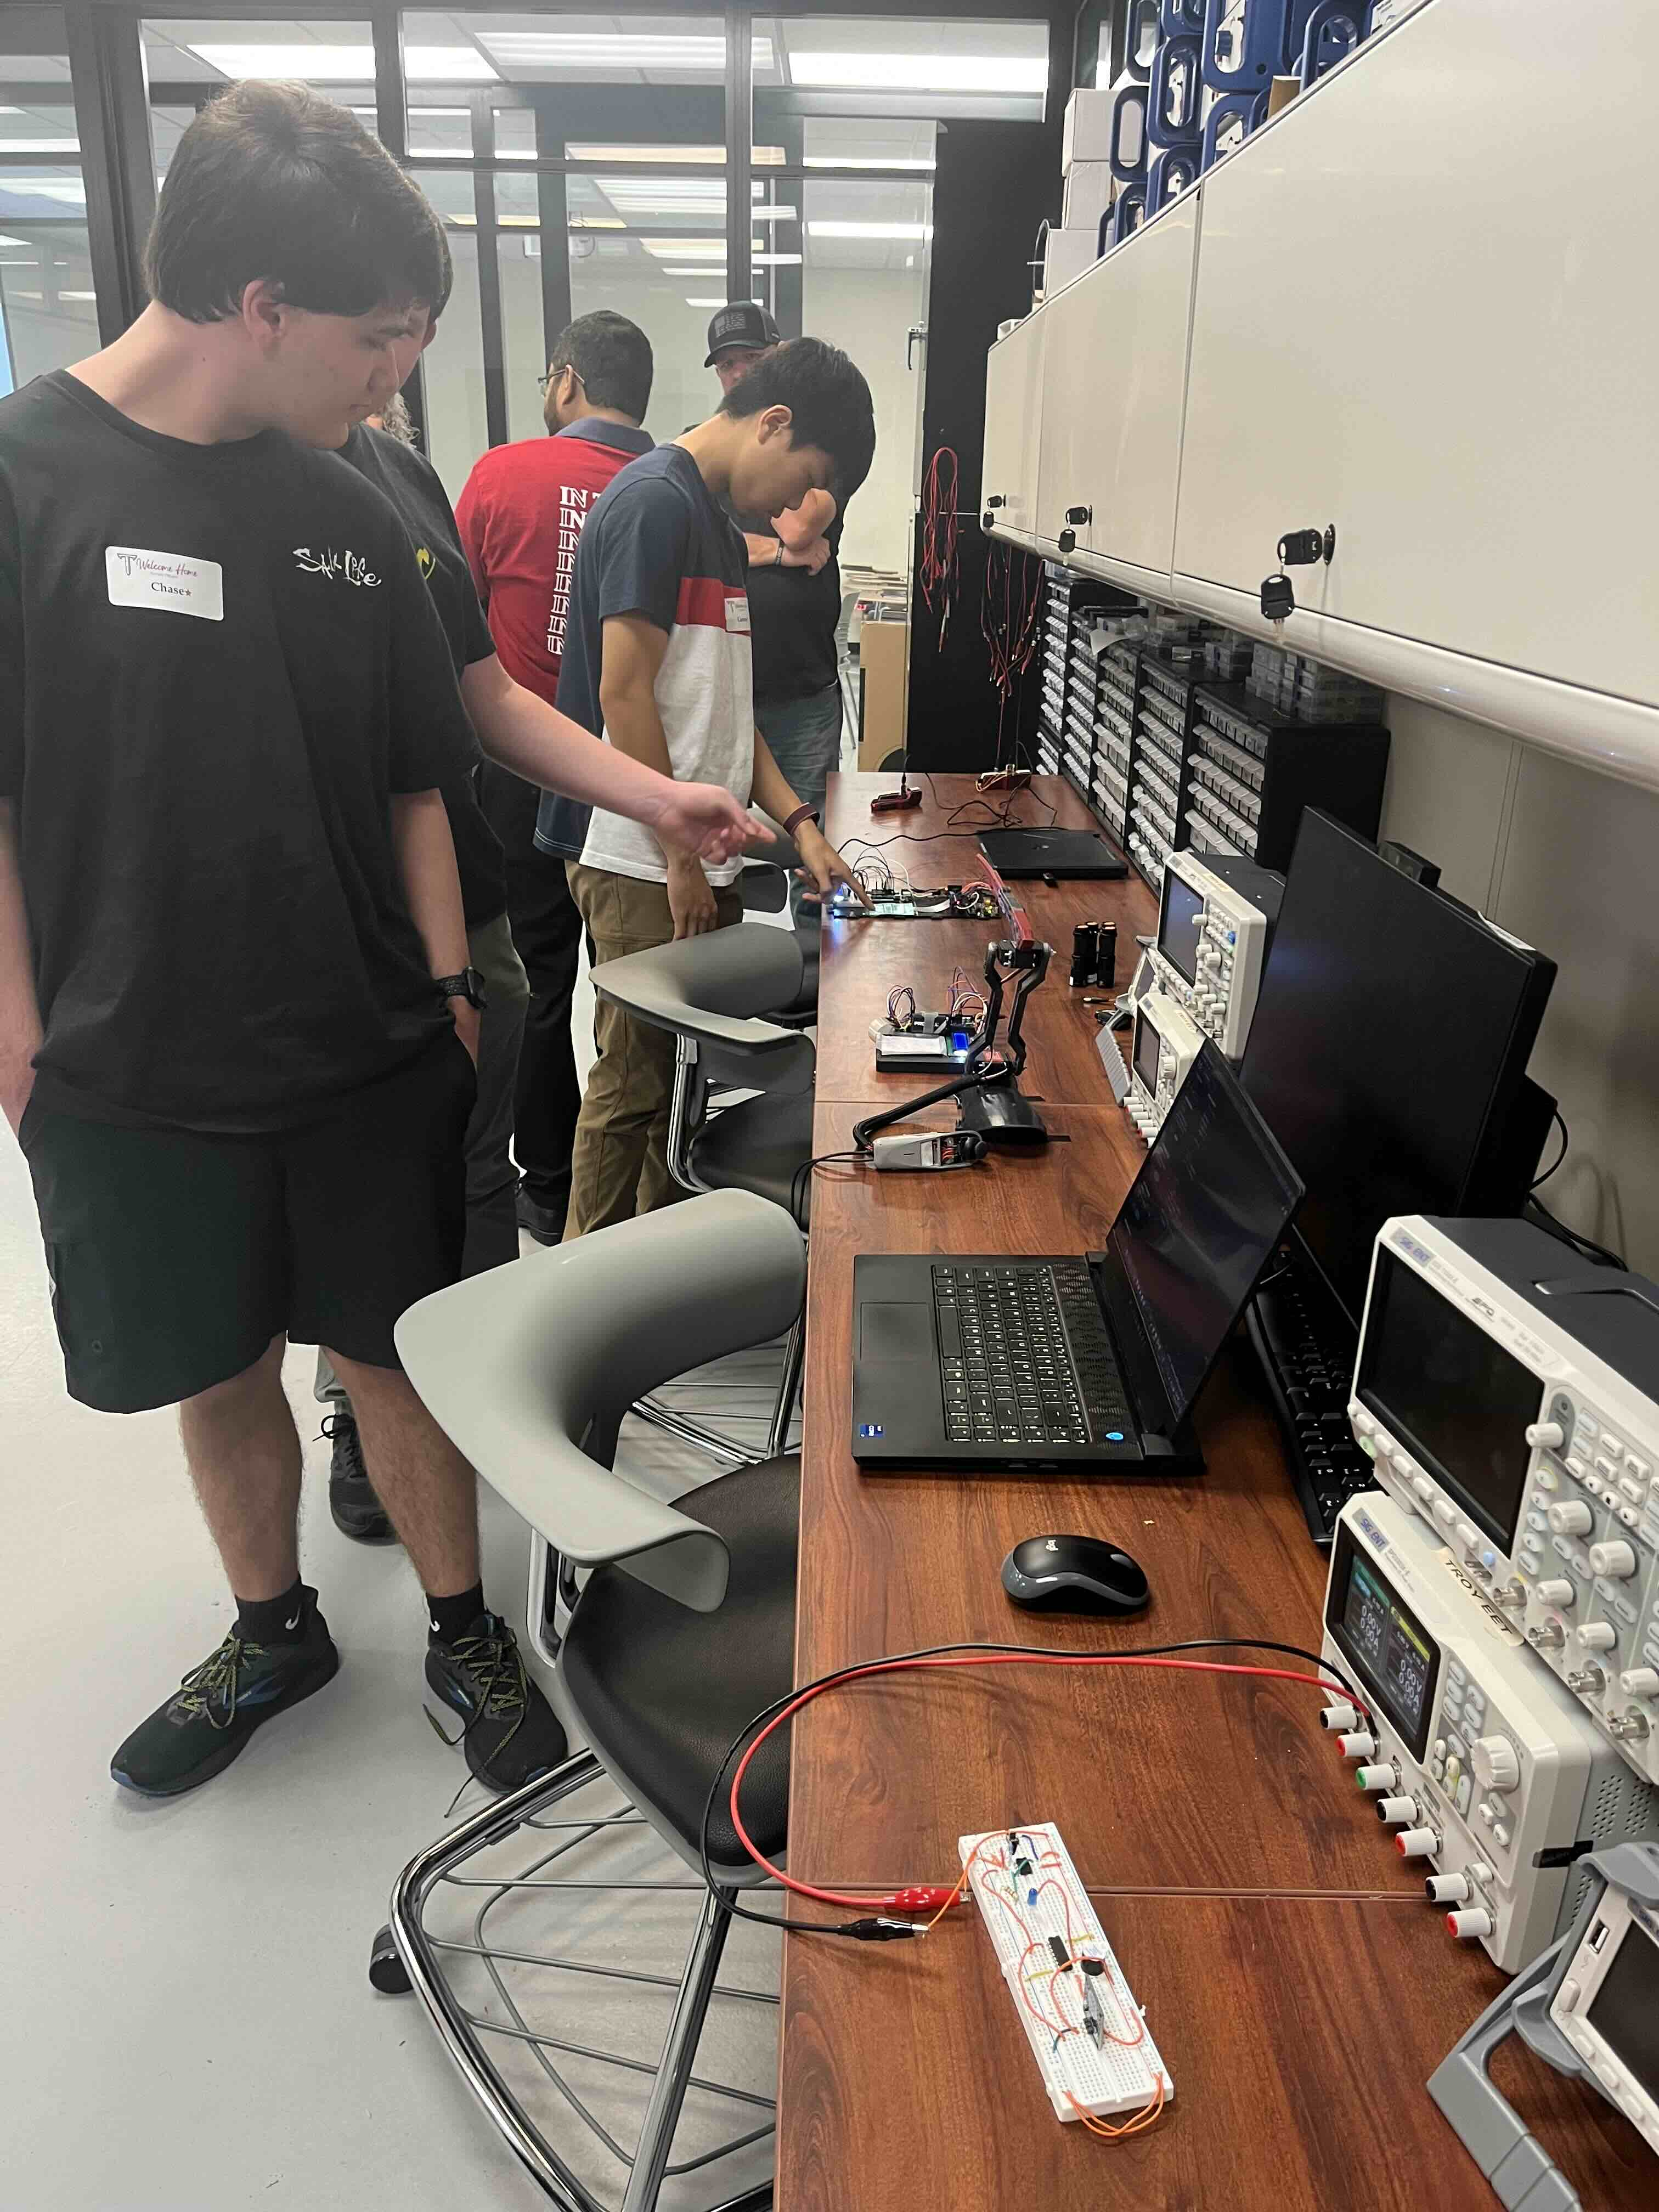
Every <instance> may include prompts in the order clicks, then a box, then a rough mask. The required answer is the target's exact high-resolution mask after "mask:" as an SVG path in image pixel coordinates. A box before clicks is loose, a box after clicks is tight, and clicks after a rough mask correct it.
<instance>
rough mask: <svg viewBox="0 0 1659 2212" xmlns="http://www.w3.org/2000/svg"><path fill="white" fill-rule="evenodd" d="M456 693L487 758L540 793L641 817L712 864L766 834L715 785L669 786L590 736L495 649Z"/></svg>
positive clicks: (663, 840)
mask: <svg viewBox="0 0 1659 2212" xmlns="http://www.w3.org/2000/svg"><path fill="white" fill-rule="evenodd" d="M461 696H462V698H463V699H464V700H465V702H466V711H467V713H468V714H470V715H471V718H472V726H473V728H474V729H475V730H476V731H477V733H478V743H479V744H481V745H482V746H483V749H484V750H485V752H486V753H488V754H489V757H490V759H491V760H493V761H499V762H500V763H501V766H502V767H503V768H509V769H512V771H513V774H514V775H521V776H523V777H524V779H525V781H526V782H527V783H533V784H538V785H539V786H540V787H541V788H542V789H543V790H544V791H556V792H561V793H563V795H564V796H565V797H566V798H567V799H577V800H580V803H581V804H582V805H584V806H601V807H603V808H604V809H605V811H606V812H607V813H611V814H626V815H628V816H629V817H630V819H632V820H633V821H635V822H642V823H644V824H645V826H646V828H647V829H649V830H650V832H651V834H652V836H653V837H655V838H656V840H657V841H658V842H659V844H663V845H670V846H677V847H678V848H682V849H683V850H684V851H685V852H688V853H695V854H699V855H700V856H701V857H702V859H703V860H707V861H708V863H709V865H710V866H711V867H718V866H720V863H721V862H722V861H724V860H731V859H732V858H733V856H734V855H735V854H738V853H740V852H742V851H743V849H744V847H745V846H746V845H747V844H749V843H750V842H751V841H752V840H753V839H755V838H757V837H759V836H764V835H765V832H764V830H763V827H762V825H761V824H760V823H758V822H757V821H756V820H755V818H754V817H753V816H752V815H751V814H750V813H749V812H748V811H746V810H745V809H744V807H742V806H740V805H738V802H737V800H736V799H733V798H732V794H731V793H730V792H729V791H726V790H725V789H724V788H722V787H721V786H720V785H719V784H716V783H676V782H675V781H673V780H672V779H671V777H668V776H665V775H658V774H657V772H656V771H655V769H649V768H647V766H646V765H645V763H644V762H643V761H638V760H635V759H634V758H633V757H632V756H631V755H630V754H629V753H626V752H624V751H623V750H622V749H621V747H620V746H617V745H608V744H605V741H604V740H603V738H595V737H592V736H590V735H589V733H588V732H587V731H586V730H585V729H583V727H582V726H581V725H580V722H574V721H572V720H571V719H570V717H569V715H568V714H561V713H560V712H559V710H558V708H556V707H550V706H549V705H548V703H547V702H546V700H545V699H541V698H538V696H537V695H536V694H535V693H534V692H533V691H527V690H526V689H525V687H524V685H523V684H517V683H514V681H513V678H512V677H510V676H509V675H508V674H507V671H506V669H504V668H503V667H502V666H501V662H500V661H499V660H498V659H496V657H495V654H494V653H491V654H490V655H489V658H488V659H483V660H474V661H471V662H470V663H469V664H468V665H467V667H466V668H465V671H463V673H462V676H461Z"/></svg>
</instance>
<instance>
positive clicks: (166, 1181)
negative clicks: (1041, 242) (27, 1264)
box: [20, 1036, 477, 1413]
mask: <svg viewBox="0 0 1659 2212" xmlns="http://www.w3.org/2000/svg"><path fill="white" fill-rule="evenodd" d="M476 1089H477V1085H476V1084H475V1081H474V1079H473V1073H472V1062H471V1058H470V1057H469V1055H468V1054H467V1050H466V1048H465V1045H463V1044H462V1043H461V1042H460V1040H459V1038H458V1037H456V1036H446V1037H444V1038H443V1039H441V1042H439V1044H438V1045H437V1046H436V1047H435V1048H434V1049H433V1050H431V1051H430V1052H427V1053H424V1054H422V1057H421V1058H420V1059H419V1060H416V1062H415V1063H414V1064H413V1065H412V1066H410V1067H407V1068H401V1069H399V1070H398V1072H397V1073H395V1074H393V1075H391V1076H388V1077H386V1078H385V1079H383V1080H381V1081H380V1082H379V1083H374V1084H371V1085H368V1086H367V1087H366V1088H365V1089H363V1090H362V1091H353V1092H352V1093H351V1094H350V1095H349V1097H345V1098H343V1099H342V1100H341V1101H340V1102H339V1103H338V1104H337V1106H335V1107H333V1108H331V1109H330V1110H329V1112H328V1113H327V1114H326V1115H324V1116H323V1117H321V1118H320V1119H319V1120H317V1121H312V1122H309V1123H307V1126H306V1127H303V1128H300V1129H284V1130H279V1131H274V1132H271V1133H264V1134H259V1135H255V1136H240V1137H221V1136H210V1135H204V1134H203V1133H200V1132H197V1131H193V1130H189V1129H142V1128H139V1129H134V1128H118V1127H112V1126H111V1125H110V1124H109V1123H107V1122H100V1121H80V1120H77V1119H76V1118H74V1117H72V1116H71V1115H67V1114H60V1113H57V1112H54V1111H53V1110H52V1109H51V1108H50V1107H46V1106H41V1107H38V1108H37V1107H36V1106H35V1104H34V1103H33V1100H31V1102H30V1103H29V1105H28V1106H27V1109H25V1111H24V1115H23V1124H22V1128H21V1132H20V1141H21V1145H22V1148H23V1152H24V1157H25V1158H27V1161H28V1166H29V1173H30V1175H31V1176H32V1177H33V1182H34V1200H35V1205H36V1207H37V1208H38V1210H39V1212H40V1231H41V1235H42V1237H44V1239H45V1241H46V1267H47V1270H48V1272H49V1273H50V1275H51V1278H52V1314H53V1317H54V1319H55V1320H56V1322H57V1323H58V1339H59V1340H60V1342H61V1343H62V1345H63V1347H64V1373H65V1375H66V1376H67V1379H68V1383H69V1388H70V1396H71V1397H74V1398H78V1399H79V1400H80V1401H81V1403H82V1405H83V1406H93V1407H97V1408H98V1410H99V1411H100V1412H101V1413H141V1412H143V1411H145V1410H146V1409H148V1408H149V1407H155V1406H171V1405H176V1404H177V1403H178V1402H179V1401H180V1400H182V1399H185V1398H193V1397H194V1396H195V1395H197V1392H198V1391H201V1390H206V1389H210V1388H211V1386H212V1385H213V1384H214V1383H224V1382H228V1380H229V1379H230V1377H231V1376H234V1375H240V1373H241V1372H242V1371H243V1370H244V1369H245V1368H248V1367H251V1366H252V1364H253V1363H254V1361H255V1360H257V1359H258V1358H259V1356H260V1354H261V1353H262V1352H264V1349H265V1346H267V1345H268V1344H269V1343H270V1340H271V1338H272V1337H274V1336H277V1335H280V1334H282V1333H283V1331H286V1332H287V1333H288V1334H289V1336H291V1337H295V1338H297V1339H298V1340H299V1341H300V1342H301V1343H302V1344H322V1345H325V1346H327V1347H328V1349H329V1350H330V1351H331V1352H340V1353H342V1354H343V1356H344V1357H345V1358H348V1359H359V1360H362V1361H363V1362H364V1363H365V1364H367V1365H369V1366H374V1367H396V1366H397V1365H398V1354H397V1352H396V1350H395V1348H394V1346H393V1345H392V1325H393V1323H394V1322H396V1321H397V1319H398V1315H399V1314H401V1313H402V1312H403V1311H404V1309H405V1307H408V1306H410V1305H412V1304H414V1303H415V1301H416V1298H421V1297H425V1296H426V1295H427V1293H428V1291H436V1290H441V1289H442V1288H443V1287H444V1286H445V1285H447V1284H449V1283H453V1282H454V1281H455V1280H457V1279H458V1278H459V1274H460V1271H461V1247H462V1244H463V1242H464V1240H465V1233H466V1169H465V1151H464V1139H465V1132H466V1122H467V1116H468V1115H469V1113H470V1112H471V1108H472V1101H473V1097H474V1095H475V1091H476Z"/></svg>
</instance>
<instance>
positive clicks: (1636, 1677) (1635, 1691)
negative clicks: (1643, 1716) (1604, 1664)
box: [1619, 1667, 1659, 1698]
mask: <svg viewBox="0 0 1659 2212" xmlns="http://www.w3.org/2000/svg"><path fill="white" fill-rule="evenodd" d="M1619 1686H1620V1689H1621V1690H1622V1691H1623V1692H1624V1693H1625V1695H1626V1697H1627V1698H1659V1668H1653V1667H1631V1668H1626V1671H1625V1673H1624V1674H1621V1675H1620V1677H1619Z"/></svg>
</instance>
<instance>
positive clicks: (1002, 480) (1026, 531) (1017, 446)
mask: <svg viewBox="0 0 1659 2212" xmlns="http://www.w3.org/2000/svg"><path fill="white" fill-rule="evenodd" d="M1044 332H1045V324H1044V321H1043V318H1042V316H1041V315H1030V316H1028V317H1027V318H1026V319H1025V320H1024V322H1023V323H1021V324H1020V325H1018V328H1017V329H1015V330H1012V331H1010V332H1009V333H1008V335H1007V337H1006V338H999V339H998V341H997V343H995V345H994V346H993V347H992V348H991V350H990V352H989V353H988V354H987V356H986V359H985V458H984V464H983V468H982V471H981V477H980V503H981V507H985V508H986V509H987V511H989V512H990V513H994V515H995V516H996V519H997V523H998V525H999V526H1000V527H1001V528H1004V529H1007V530H1012V531H1014V532H1018V534H1019V535H1020V536H1021V537H1024V538H1030V537H1031V536H1033V535H1034V534H1035V532H1036V506H1037V472H1038V465H1039V460H1040V457H1041V454H1042V356H1043V350H1044V347H1043V338H1044ZM998 501H1000V502H1001V504H1000V505H998V504H996V502H998Z"/></svg>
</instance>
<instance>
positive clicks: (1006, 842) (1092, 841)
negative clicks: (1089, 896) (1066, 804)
mask: <svg viewBox="0 0 1659 2212" xmlns="http://www.w3.org/2000/svg"><path fill="white" fill-rule="evenodd" d="M979 849H980V851H981V853H983V854H984V855H985V857H986V859H987V860H988V861H989V862H990V863H991V866H993V867H994V869H995V870H996V872H997V873H998V874H999V875H1000V876H1001V877H1002V878H1005V880H1006V881H1007V882H1008V883H1011V884H1017V883H1019V882H1021V881H1022V880H1026V879H1029V878H1031V877H1033V876H1054V877H1056V878H1059V877H1060V876H1069V877H1073V878H1078V879H1079V880H1080V881H1087V880H1090V879H1091V878H1093V879H1096V880H1098V881H1105V880H1107V879H1109V878H1114V877H1117V876H1127V874H1128V872H1129V864H1128V862H1127V860H1120V859H1119V858H1118V856H1117V854H1115V852H1114V851H1113V850H1112V848H1111V847H1110V846H1109V844H1108V843H1107V842H1106V840H1105V839H1104V838H1103V837H1097V836H1096V835H1095V833H1094V831H1093V830H1092V829H981V832H980V838H979Z"/></svg>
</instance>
